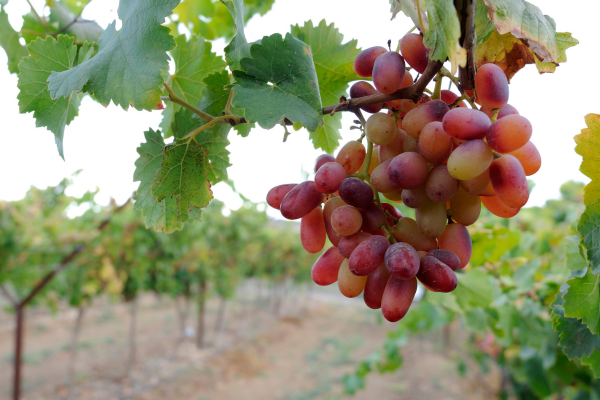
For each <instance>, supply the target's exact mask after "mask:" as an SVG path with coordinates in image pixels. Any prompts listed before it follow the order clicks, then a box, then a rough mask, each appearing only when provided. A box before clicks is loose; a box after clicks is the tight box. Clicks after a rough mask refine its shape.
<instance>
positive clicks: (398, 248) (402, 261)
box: [385, 243, 420, 279]
mask: <svg viewBox="0 0 600 400" xmlns="http://www.w3.org/2000/svg"><path fill="white" fill-rule="evenodd" d="M419 265H420V259H419V253H417V250H415V248H414V247H412V246H411V245H410V244H408V243H394V244H393V245H391V246H390V247H389V248H388V249H387V251H386V252H385V266H386V267H387V269H388V271H390V273H391V274H392V275H393V276H394V277H396V278H398V279H411V278H414V277H415V276H416V275H417V272H419Z"/></svg>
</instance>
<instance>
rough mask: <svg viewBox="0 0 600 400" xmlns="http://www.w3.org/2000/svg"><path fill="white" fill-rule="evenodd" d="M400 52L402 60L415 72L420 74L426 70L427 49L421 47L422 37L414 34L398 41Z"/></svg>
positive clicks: (427, 61)
mask: <svg viewBox="0 0 600 400" xmlns="http://www.w3.org/2000/svg"><path fill="white" fill-rule="evenodd" d="M400 52H401V53H402V56H404V59H405V60H406V62H407V63H408V65H410V66H411V67H413V68H414V69H415V71H417V72H418V73H420V74H422V73H423V72H425V69H426V68H427V64H428V63H429V60H428V59H427V49H426V48H425V46H424V45H423V37H422V36H421V35H417V34H416V33H409V34H407V35H405V36H404V37H403V38H402V40H400Z"/></svg>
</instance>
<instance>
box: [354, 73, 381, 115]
mask: <svg viewBox="0 0 600 400" xmlns="http://www.w3.org/2000/svg"><path fill="white" fill-rule="evenodd" d="M377 93H378V92H377V90H375V88H374V87H373V86H371V84H370V83H369V82H365V81H360V82H356V83H355V84H354V85H352V87H350V97H351V98H353V99H358V98H359V97H365V96H372V95H374V94H377ZM382 107H383V104H381V103H378V104H371V105H369V106H362V107H361V109H362V110H365V111H366V112H369V113H372V114H374V113H378V112H379V111H381V108H382Z"/></svg>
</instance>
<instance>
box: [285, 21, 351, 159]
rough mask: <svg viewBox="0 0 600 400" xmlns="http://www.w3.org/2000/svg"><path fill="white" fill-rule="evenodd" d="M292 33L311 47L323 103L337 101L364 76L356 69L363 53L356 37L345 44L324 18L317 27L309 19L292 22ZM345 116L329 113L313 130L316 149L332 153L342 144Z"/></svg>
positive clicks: (336, 30) (337, 31) (311, 135)
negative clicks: (355, 61) (355, 66)
mask: <svg viewBox="0 0 600 400" xmlns="http://www.w3.org/2000/svg"><path fill="white" fill-rule="evenodd" d="M291 33H292V35H293V36H294V37H295V38H297V39H300V40H302V41H303V42H304V43H306V44H307V45H309V46H310V49H311V52H312V56H313V61H314V63H315V70H316V71H317V78H318V81H319V92H320V94H321V102H322V103H323V104H336V103H338V102H339V101H340V97H341V96H345V95H346V94H347V93H346V91H347V90H348V86H349V84H350V82H352V81H356V80H359V79H361V78H360V77H359V76H358V75H356V73H355V72H354V59H355V58H356V56H357V55H358V54H359V53H360V50H358V49H357V48H356V40H351V41H349V42H346V43H344V44H342V41H343V40H344V35H342V34H341V33H340V32H339V30H338V29H337V28H335V26H334V25H333V24H330V25H327V22H325V20H321V22H319V25H318V26H316V27H315V26H313V22H312V21H307V22H305V23H304V26H302V27H301V26H299V25H293V26H292V27H291ZM341 128H342V116H341V115H340V114H339V113H338V114H334V115H333V116H330V115H326V116H325V118H324V124H323V125H322V126H319V127H318V128H317V129H316V130H315V131H314V132H311V133H310V139H311V140H312V142H313V145H314V146H315V149H317V148H321V149H323V150H325V151H326V152H327V153H332V152H333V151H334V150H335V149H336V148H337V147H338V145H339V142H340V139H341V138H342V137H341V135H340V132H339V131H340V129H341Z"/></svg>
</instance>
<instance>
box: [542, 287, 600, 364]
mask: <svg viewBox="0 0 600 400" xmlns="http://www.w3.org/2000/svg"><path fill="white" fill-rule="evenodd" d="M563 303H564V300H563V299H562V298H561V297H560V296H557V298H556V300H555V301H554V303H553V309H552V327H553V328H554V330H555V331H556V332H558V333H559V342H558V345H559V346H561V347H562V348H563V352H564V353H565V355H566V356H567V357H569V359H570V360H572V359H574V358H579V357H583V356H586V355H588V356H589V355H591V354H592V353H593V352H594V350H600V337H598V335H594V334H592V332H590V330H589V329H588V328H587V326H586V325H584V324H583V322H581V320H579V319H577V318H567V317H565V310H564V308H563Z"/></svg>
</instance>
